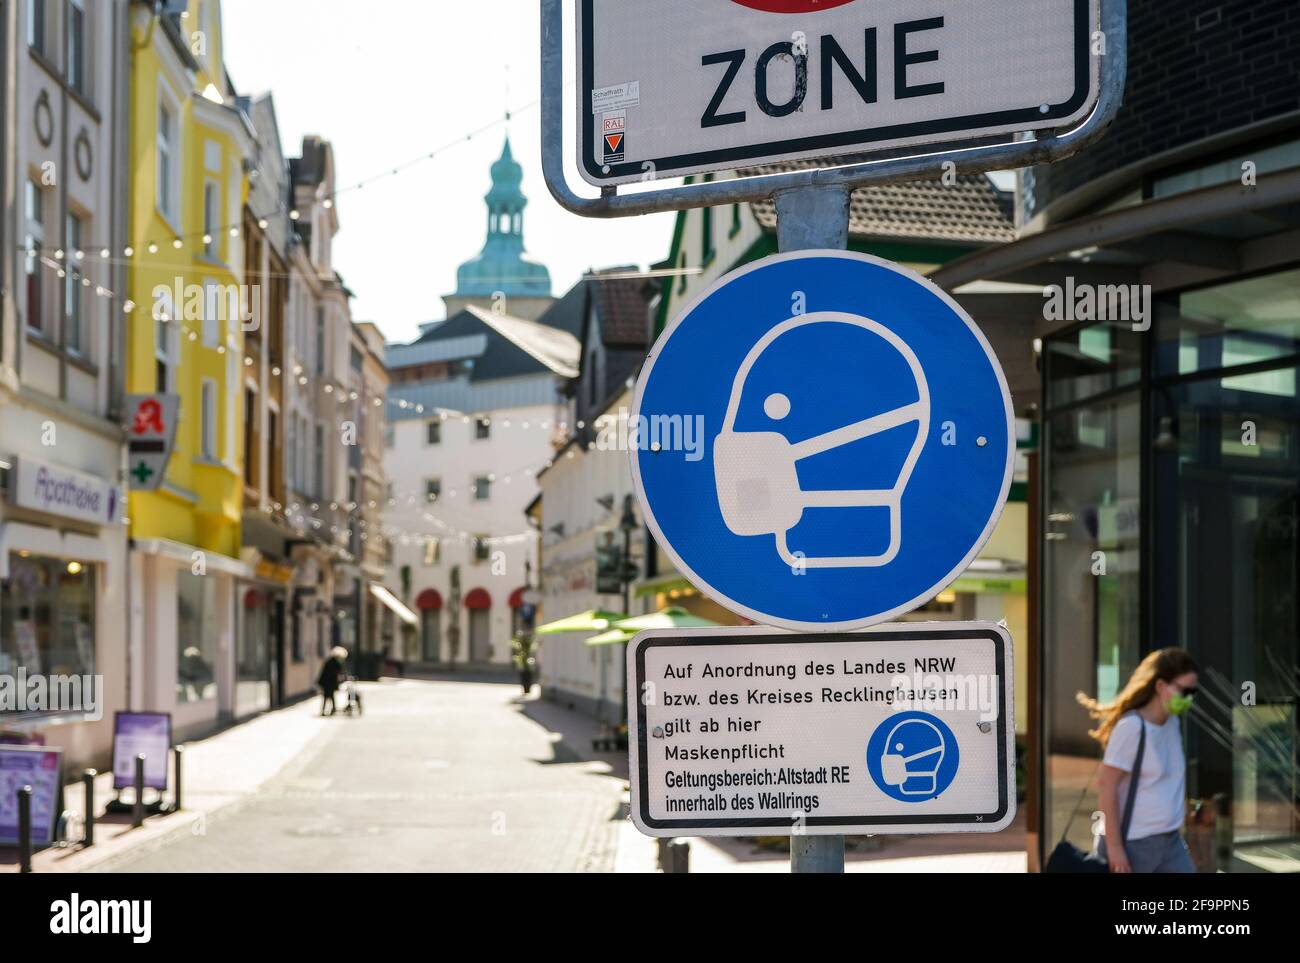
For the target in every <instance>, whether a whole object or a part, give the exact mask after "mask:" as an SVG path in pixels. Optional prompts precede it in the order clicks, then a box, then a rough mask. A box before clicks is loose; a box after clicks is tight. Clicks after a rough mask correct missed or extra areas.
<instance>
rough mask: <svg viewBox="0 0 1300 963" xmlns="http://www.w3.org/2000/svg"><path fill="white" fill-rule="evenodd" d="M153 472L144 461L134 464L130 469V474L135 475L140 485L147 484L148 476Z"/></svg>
mask: <svg viewBox="0 0 1300 963" xmlns="http://www.w3.org/2000/svg"><path fill="white" fill-rule="evenodd" d="M153 473H154V471H153V469H152V468H150V467H149V466H148V465H147V464H146V463H145V462H140V464H138V465H136V466H135V467H134V468H132V469H131V474H132V475H134V476H135V479H136V481H138V482H139V483H140V484H141V485H146V484H148V483H149V478H150V477H151V476H152V475H153Z"/></svg>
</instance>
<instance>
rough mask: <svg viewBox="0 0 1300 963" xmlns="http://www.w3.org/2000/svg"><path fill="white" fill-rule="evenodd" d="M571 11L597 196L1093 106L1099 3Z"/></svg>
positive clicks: (945, 136)
mask: <svg viewBox="0 0 1300 963" xmlns="http://www.w3.org/2000/svg"><path fill="white" fill-rule="evenodd" d="M576 2H577V25H578V50H579V64H578V67H579V69H578V85H577V86H578V98H579V103H578V119H579V135H580V140H579V157H578V167H579V169H580V170H581V172H582V176H583V177H584V179H586V180H587V181H588V182H589V183H592V184H597V185H602V186H603V185H610V184H619V183H626V182H630V181H637V180H646V179H652V178H662V177H675V176H680V175H683V174H690V173H697V172H701V171H717V170H730V169H735V168H739V167H747V166H754V165H758V164H764V163H769V162H772V161H775V160H791V159H795V158H807V157H833V156H836V155H843V154H859V153H862V152H866V151H877V150H885V149H892V148H897V147H903V146H908V145H913V144H927V143H936V142H941V141H959V140H966V139H970V138H976V137H984V136H988V135H993V134H1006V133H1010V132H1014V131H1026V130H1036V129H1042V128H1061V127H1069V126H1072V125H1073V124H1074V123H1076V122H1077V121H1080V120H1082V119H1083V118H1084V117H1085V116H1087V114H1088V113H1089V111H1091V110H1092V108H1093V106H1094V105H1095V104H1096V102H1097V97H1098V94H1099V91H1100V76H1101V71H1100V56H1094V53H1093V47H1094V45H1095V44H1100V43H1101V41H1100V40H1094V34H1095V33H1097V32H1098V31H1099V30H1100V8H1099V6H1098V0H997V2H996V3H994V2H985V3H977V2H973V0H653V2H647V0H576ZM1100 52H1101V51H1100V48H1099V49H1098V53H1100ZM623 111H626V114H625V116H622V117H615V116H611V115H613V114H617V113H620V112H623ZM620 120H621V121H622V123H621V124H618V125H616V126H615V127H613V128H611V127H609V126H608V125H607V122H608V121H620Z"/></svg>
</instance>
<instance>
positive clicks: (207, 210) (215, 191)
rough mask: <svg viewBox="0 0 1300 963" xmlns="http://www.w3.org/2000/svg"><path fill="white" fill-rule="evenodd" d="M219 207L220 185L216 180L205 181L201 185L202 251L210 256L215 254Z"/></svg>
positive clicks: (212, 256) (218, 227)
mask: <svg viewBox="0 0 1300 963" xmlns="http://www.w3.org/2000/svg"><path fill="white" fill-rule="evenodd" d="M220 207H221V187H220V185H218V184H217V182H216V181H207V182H206V183H204V185H203V253H204V254H206V255H207V256H208V257H210V258H215V257H216V256H217V232H218V231H219V230H220V225H219V224H218V221H219V220H220V217H221V210H220Z"/></svg>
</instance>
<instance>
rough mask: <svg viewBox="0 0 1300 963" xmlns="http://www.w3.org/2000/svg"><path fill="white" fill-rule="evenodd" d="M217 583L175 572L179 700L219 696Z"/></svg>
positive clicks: (202, 577)
mask: <svg viewBox="0 0 1300 963" xmlns="http://www.w3.org/2000/svg"><path fill="white" fill-rule="evenodd" d="M217 618H218V612H217V582H216V579H214V578H211V577H209V576H205V575H194V574H191V573H190V572H187V571H184V570H182V571H179V572H177V573H176V701H177V702H178V703H185V702H200V701H202V700H204V699H215V698H216V697H217V676H216V671H215V668H214V667H215V666H216V663H217V631H218V627H217Z"/></svg>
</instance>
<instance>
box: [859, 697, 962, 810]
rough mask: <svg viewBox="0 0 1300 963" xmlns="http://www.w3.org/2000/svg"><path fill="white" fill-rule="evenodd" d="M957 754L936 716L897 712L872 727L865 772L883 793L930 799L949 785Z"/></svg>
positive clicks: (954, 742)
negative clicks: (874, 728)
mask: <svg viewBox="0 0 1300 963" xmlns="http://www.w3.org/2000/svg"><path fill="white" fill-rule="evenodd" d="M960 761H961V753H960V752H959V751H958V748H957V738H956V737H955V736H954V735H953V734H952V730H951V729H949V728H948V726H947V724H945V723H944V721H943V720H942V719H940V718H939V717H938V716H932V715H930V713H928V712H914V711H909V712H899V713H896V714H894V715H892V716H890V717H889V718H888V719H886V720H885V721H884V722H882V723H881V724H880V725H879V726H877V727H876V731H875V732H873V733H872V734H871V739H870V741H868V743H867V772H868V773H869V774H870V776H871V781H872V782H874V783H875V784H876V786H877V788H879V789H880V791H881V792H883V793H884V794H885V795H886V796H890V797H892V798H894V799H898V800H900V801H902V802H925V801H926V800H927V799H934V798H935V797H937V796H939V795H940V794H941V793H942V792H943V791H944V790H945V789H947V788H948V787H949V786H951V785H952V781H953V779H954V778H955V777H956V775H957V767H958V765H959V763H960Z"/></svg>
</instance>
